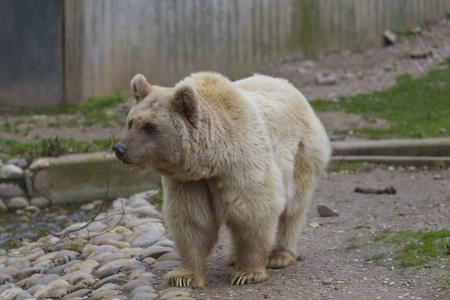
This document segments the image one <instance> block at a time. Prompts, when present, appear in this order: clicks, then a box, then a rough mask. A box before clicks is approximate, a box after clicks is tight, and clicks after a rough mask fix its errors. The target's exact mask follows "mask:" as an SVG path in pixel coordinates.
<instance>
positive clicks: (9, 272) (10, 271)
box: [0, 267, 19, 277]
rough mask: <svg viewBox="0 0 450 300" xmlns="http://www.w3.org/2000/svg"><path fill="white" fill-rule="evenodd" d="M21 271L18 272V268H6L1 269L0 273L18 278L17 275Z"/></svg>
mask: <svg viewBox="0 0 450 300" xmlns="http://www.w3.org/2000/svg"><path fill="white" fill-rule="evenodd" d="M18 271H19V270H17V269H16V268H13V267H4V268H1V269H0V273H1V274H6V275H9V276H11V277H16V274H17V272H18Z"/></svg>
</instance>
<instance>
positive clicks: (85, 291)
mask: <svg viewBox="0 0 450 300" xmlns="http://www.w3.org/2000/svg"><path fill="white" fill-rule="evenodd" d="M90 292H91V291H90V290H89V289H81V290H78V291H75V292H73V293H70V294H67V295H66V296H64V297H63V298H62V299H61V300H68V299H73V298H76V297H80V298H83V297H84V296H86V295H87V294H89V293H90Z"/></svg>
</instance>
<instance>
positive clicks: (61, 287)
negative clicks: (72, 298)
mask: <svg viewBox="0 0 450 300" xmlns="http://www.w3.org/2000/svg"><path fill="white" fill-rule="evenodd" d="M69 287H70V285H69V283H67V281H65V280H63V279H57V280H55V281H52V282H50V283H49V284H48V285H47V286H45V287H43V288H41V289H39V290H37V291H36V293H35V294H34V295H33V297H34V298H36V299H47V298H58V299H59V298H62V297H64V296H65V295H67V294H68V291H69Z"/></svg>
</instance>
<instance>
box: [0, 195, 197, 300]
mask: <svg viewBox="0 0 450 300" xmlns="http://www.w3.org/2000/svg"><path fill="white" fill-rule="evenodd" d="M156 193H158V191H148V192H143V193H139V194H135V195H133V196H131V197H130V198H128V199H125V198H120V199H117V200H115V201H113V203H112V206H111V208H110V209H109V210H108V211H107V212H103V213H100V214H99V215H98V216H97V217H96V218H95V220H94V221H93V222H91V223H89V224H87V223H77V224H73V225H71V226H69V227H67V228H65V229H64V230H63V231H62V232H60V233H59V234H62V235H61V236H58V237H57V236H53V235H48V236H45V237H42V238H40V239H38V240H37V241H36V242H31V243H26V244H25V245H24V246H22V247H20V248H17V249H12V250H10V251H8V252H7V253H6V251H4V253H3V254H0V300H24V299H94V300H99V299H111V300H112V299H132V300H145V299H173V300H183V299H184V300H187V299H194V298H192V297H191V290H190V289H188V288H187V289H182V288H173V287H170V286H168V285H167V283H166V282H165V280H164V274H166V273H167V272H168V271H170V270H172V269H174V268H175V267H176V266H178V265H179V263H180V257H179V255H178V253H176V251H175V249H174V244H173V242H172V241H171V240H170V239H169V238H168V237H167V232H166V230H165V227H164V226H163V224H162V218H161V214H160V213H159V212H158V211H157V210H156V209H155V208H154V207H153V206H152V205H151V204H150V203H149V202H148V201H147V200H146V198H148V197H150V196H152V195H154V194H156ZM86 225H88V226H86ZM84 226H86V227H85V228H83V227H84Z"/></svg>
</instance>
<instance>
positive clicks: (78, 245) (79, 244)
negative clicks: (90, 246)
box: [64, 239, 85, 251]
mask: <svg viewBox="0 0 450 300" xmlns="http://www.w3.org/2000/svg"><path fill="white" fill-rule="evenodd" d="M84 244H85V243H84V242H83V241H82V240H77V239H75V240H71V241H69V242H68V243H67V244H66V245H65V246H64V250H70V251H78V250H80V249H83V247H84Z"/></svg>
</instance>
